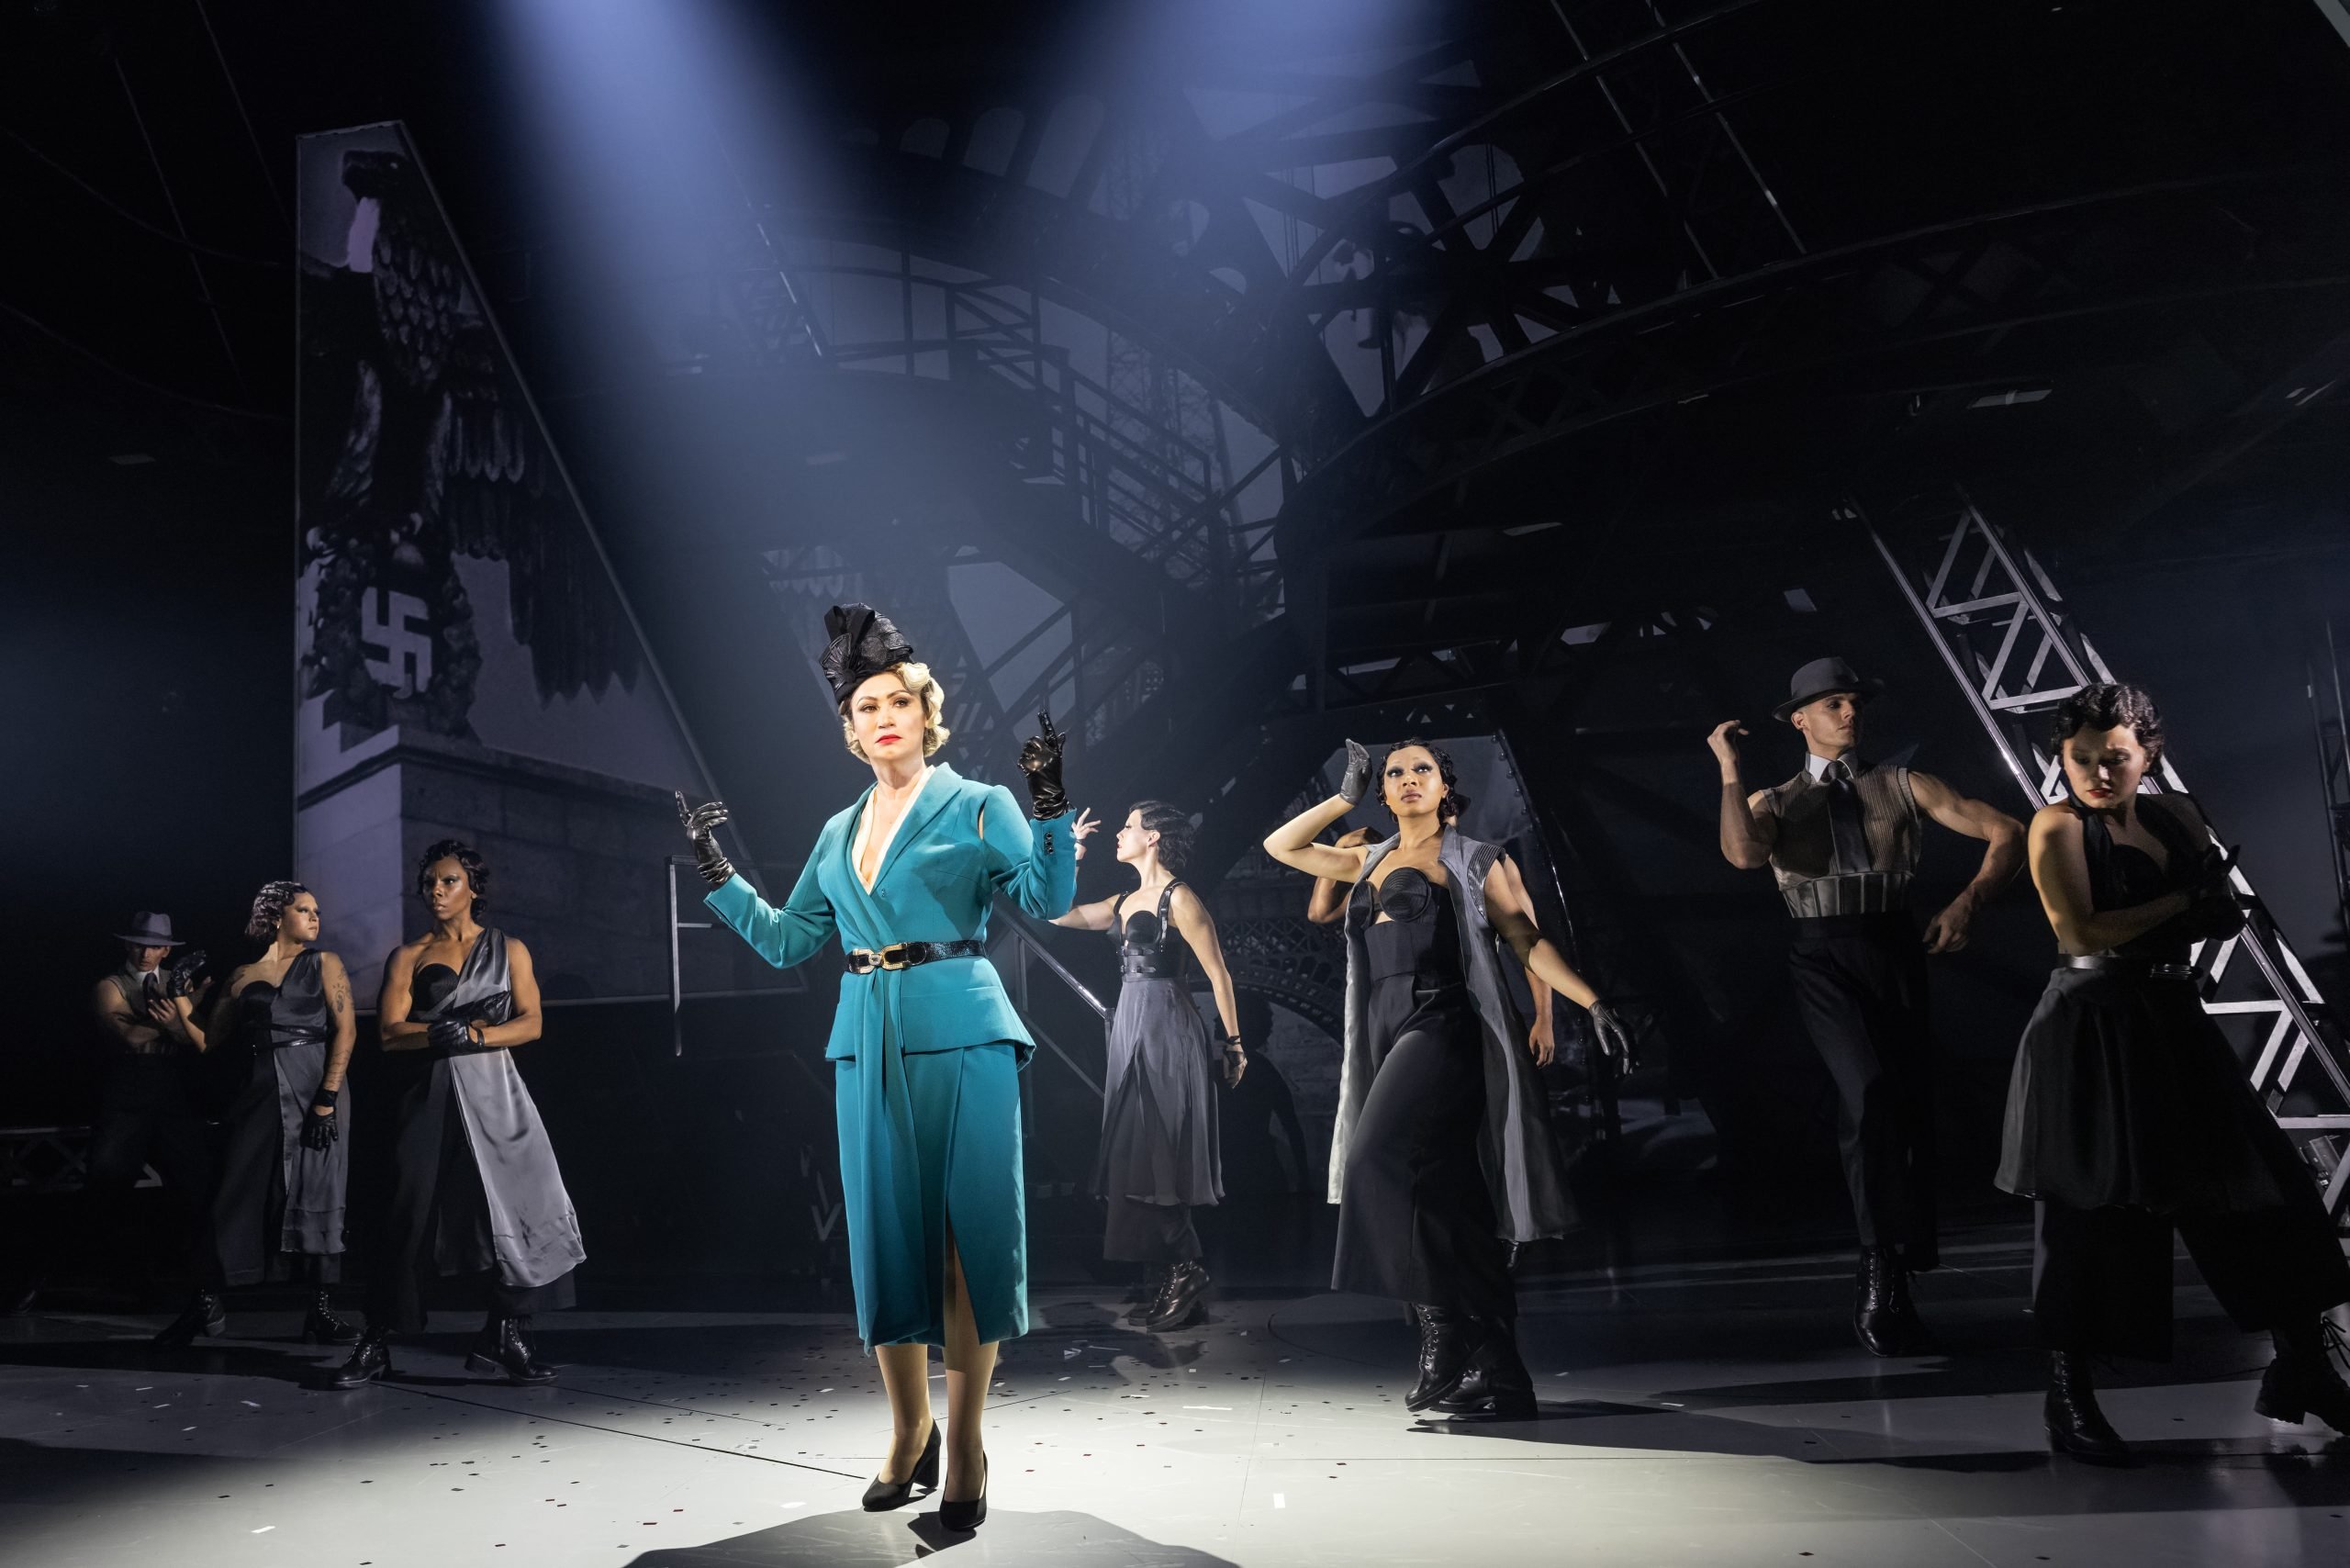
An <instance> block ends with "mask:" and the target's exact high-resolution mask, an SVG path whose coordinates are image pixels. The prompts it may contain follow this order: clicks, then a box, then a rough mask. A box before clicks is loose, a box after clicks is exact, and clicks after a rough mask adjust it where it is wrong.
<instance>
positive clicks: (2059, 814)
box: [2031, 801, 2081, 840]
mask: <svg viewBox="0 0 2350 1568" xmlns="http://www.w3.org/2000/svg"><path fill="white" fill-rule="evenodd" d="M2031 836H2032V837H2033V838H2035V839H2040V840H2055V839H2065V838H2078V837H2080V836H2081V819H2080V818H2079V816H2077V815H2076V814H2075V812H2074V811H2073V808H2072V807H2071V806H2069V805H2067V804H2065V802H2064V801H2055V802H2053V804H2050V805H2045V806H2042V807H2041V808H2040V810H2038V811H2036V812H2032V813H2031Z"/></svg>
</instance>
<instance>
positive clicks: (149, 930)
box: [115, 909, 182, 947]
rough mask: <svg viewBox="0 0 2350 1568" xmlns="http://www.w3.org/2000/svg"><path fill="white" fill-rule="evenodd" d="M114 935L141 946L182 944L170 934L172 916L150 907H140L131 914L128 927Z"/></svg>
mask: <svg viewBox="0 0 2350 1568" xmlns="http://www.w3.org/2000/svg"><path fill="white" fill-rule="evenodd" d="M115 935H116V937H117V938H118V939H119V940H121V941H124V942H130V943H135V944H137V945H138V946H141V947H177V946H182V944H181V942H180V939H179V938H178V937H176V936H174V935H172V917H171V916H170V915H168V914H159V913H156V912H155V911H153V910H151V909H142V910H140V912H139V913H137V914H134V915H132V916H131V917H130V929H129V930H128V931H117V932H116V933H115Z"/></svg>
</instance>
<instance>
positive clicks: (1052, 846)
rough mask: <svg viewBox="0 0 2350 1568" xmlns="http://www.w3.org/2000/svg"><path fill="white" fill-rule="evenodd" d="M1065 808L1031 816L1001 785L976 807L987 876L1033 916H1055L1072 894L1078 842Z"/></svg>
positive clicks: (1062, 911) (1066, 906)
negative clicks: (1050, 814)
mask: <svg viewBox="0 0 2350 1568" xmlns="http://www.w3.org/2000/svg"><path fill="white" fill-rule="evenodd" d="M1072 826H1074V823H1073V822H1072V821H1071V819H1070V817H1069V814H1068V812H1062V813H1061V814H1060V815H1059V816H1056V817H1047V818H1045V819H1043V820H1042V821H1037V820H1034V819H1031V818H1030V817H1029V816H1028V815H1027V813H1026V812H1023V811H1022V810H1021V809H1020V806H1019V804H1018V802H1016V801H1013V798H1012V791H1011V790H1007V789H1005V788H1003V786H1002V785H1001V784H998V785H992V786H990V788H989V790H988V798H987V800H986V801H983V802H981V804H980V806H979V845H980V847H981V848H982V849H983V850H984V851H985V854H984V857H983V860H984V863H985V865H986V867H987V875H988V880H989V881H990V882H992V883H993V884H995V890H996V891H998V892H1000V893H1002V894H1003V895H1004V896H1006V897H1007V898H1009V899H1011V900H1012V902H1014V903H1016V904H1018V905H1019V906H1020V907H1021V908H1022V909H1024V910H1025V911H1026V912H1027V913H1030V914H1033V915H1035V917H1036V918H1037V919H1038V920H1058V919H1059V918H1060V917H1061V916H1062V915H1064V914H1067V913H1069V901H1070V900H1072V899H1074V898H1075V897H1076V896H1077V846H1076V843H1075V841H1074V840H1073V839H1072V838H1071V837H1070V829H1071V828H1072Z"/></svg>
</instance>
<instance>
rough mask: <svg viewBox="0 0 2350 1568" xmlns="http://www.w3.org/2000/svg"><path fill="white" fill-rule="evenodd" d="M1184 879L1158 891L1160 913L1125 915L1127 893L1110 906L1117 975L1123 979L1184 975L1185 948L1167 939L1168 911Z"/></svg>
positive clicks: (1169, 932) (1168, 928)
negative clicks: (1115, 944) (1132, 916)
mask: <svg viewBox="0 0 2350 1568" xmlns="http://www.w3.org/2000/svg"><path fill="white" fill-rule="evenodd" d="M1182 885H1183V884H1182V883H1181V882H1169V883H1168V884H1167V886H1166V887H1165V888H1164V889H1163V890H1161V891H1160V892H1159V895H1158V913H1155V914H1154V913H1151V912H1149V911H1147V910H1146V911H1144V912H1143V913H1140V914H1138V915H1136V916H1135V917H1134V918H1133V919H1132V920H1128V919H1127V918H1126V899H1127V897H1128V895H1127V894H1125V893H1121V894H1119V895H1118V902H1116V903H1115V904H1113V905H1112V906H1111V908H1110V939H1111V940H1112V941H1113V942H1115V943H1117V945H1118V975H1119V978H1120V979H1122V980H1180V979H1181V978H1182V975H1183V949H1182V948H1181V946H1177V945H1175V944H1174V943H1171V942H1169V940H1168V938H1169V936H1171V935H1173V934H1174V932H1173V927H1172V926H1171V924H1170V923H1169V920H1168V918H1167V912H1168V911H1169V909H1171V908H1173V907H1174V903H1175V890H1176V889H1178V888H1180V887H1181V886H1182Z"/></svg>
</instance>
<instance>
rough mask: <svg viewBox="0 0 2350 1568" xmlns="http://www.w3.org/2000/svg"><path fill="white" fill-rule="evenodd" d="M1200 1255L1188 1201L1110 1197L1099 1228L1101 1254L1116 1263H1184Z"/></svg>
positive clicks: (1198, 1238)
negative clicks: (1107, 1213) (1155, 1201)
mask: <svg viewBox="0 0 2350 1568" xmlns="http://www.w3.org/2000/svg"><path fill="white" fill-rule="evenodd" d="M1199 1255H1200V1233H1199V1229H1198V1227H1196V1226H1193V1225H1192V1205H1191V1204H1147V1203H1144V1202H1143V1201H1142V1200H1140V1199H1139V1198H1128V1197H1123V1196H1121V1197H1113V1198H1112V1199H1111V1200H1110V1219H1109V1223H1108V1224H1107V1225H1105V1226H1102V1257H1104V1258H1107V1259H1109V1260H1111V1261H1113V1262H1117V1263H1188V1262H1190V1261H1191V1260H1192V1259H1194V1258H1196V1257H1198V1256H1199Z"/></svg>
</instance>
